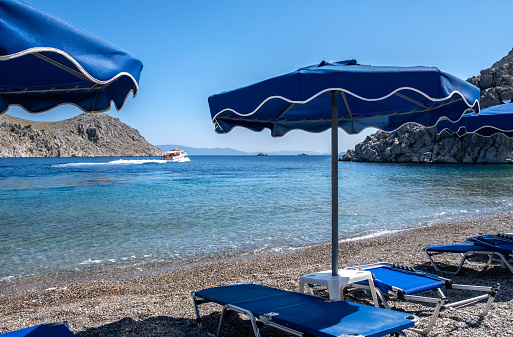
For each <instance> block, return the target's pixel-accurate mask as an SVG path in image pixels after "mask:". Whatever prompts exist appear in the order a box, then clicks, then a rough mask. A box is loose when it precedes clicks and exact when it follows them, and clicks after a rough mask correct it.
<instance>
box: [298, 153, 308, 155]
mask: <svg viewBox="0 0 513 337" xmlns="http://www.w3.org/2000/svg"><path fill="white" fill-rule="evenodd" d="M298 156H308V155H307V154H306V153H301V154H298Z"/></svg>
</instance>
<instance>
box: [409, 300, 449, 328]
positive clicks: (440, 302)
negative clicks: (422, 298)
mask: <svg viewBox="0 0 513 337" xmlns="http://www.w3.org/2000/svg"><path fill="white" fill-rule="evenodd" d="M444 304H445V299H443V298H440V299H439V300H438V304H437V305H436V307H435V309H434V310H433V315H431V318H430V319H429V322H428V324H427V326H426V327H425V328H424V329H418V328H410V329H409V330H411V331H413V332H416V333H418V334H421V335H427V334H428V333H429V332H430V331H431V330H432V329H433V326H434V325H435V322H436V320H437V319H438V316H440V311H441V310H442V307H443V306H444Z"/></svg>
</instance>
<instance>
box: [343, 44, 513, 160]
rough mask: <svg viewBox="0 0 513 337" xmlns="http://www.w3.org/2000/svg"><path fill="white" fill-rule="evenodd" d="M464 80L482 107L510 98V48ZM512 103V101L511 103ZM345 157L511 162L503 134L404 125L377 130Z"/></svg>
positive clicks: (511, 148)
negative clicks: (478, 94)
mask: <svg viewBox="0 0 513 337" xmlns="http://www.w3.org/2000/svg"><path fill="white" fill-rule="evenodd" d="M467 82H469V83H471V84H473V85H475V86H477V87H478V88H480V89H481V108H482V109H484V108H487V107H490V106H493V105H497V104H500V103H501V101H506V100H511V99H513V49H512V50H511V51H510V52H509V53H508V55H507V56H505V57H503V58H502V59H501V60H499V61H497V62H495V63H494V64H493V65H492V67H491V68H488V69H484V70H481V73H480V74H479V75H478V76H474V77H472V78H469V79H467ZM512 104H513V103H512ZM340 160H344V161H368V162H394V163H411V162H414V163H418V162H434V163H511V162H513V140H512V139H509V138H507V137H506V136H504V135H503V134H496V135H494V136H492V137H483V136H479V135H476V134H469V135H465V136H462V137H459V136H458V135H456V134H450V133H448V132H445V131H444V132H442V133H441V134H438V135H437V134H436V131H435V129H434V128H429V129H426V128H423V127H420V126H414V125H410V126H404V127H403V128H401V129H399V130H398V131H395V132H391V133H386V132H382V131H378V132H376V133H374V134H372V135H370V136H368V137H367V138H366V139H365V140H364V141H363V142H362V143H359V144H357V145H356V146H355V148H354V150H348V151H347V153H346V154H345V155H344V156H342V157H341V158H340Z"/></svg>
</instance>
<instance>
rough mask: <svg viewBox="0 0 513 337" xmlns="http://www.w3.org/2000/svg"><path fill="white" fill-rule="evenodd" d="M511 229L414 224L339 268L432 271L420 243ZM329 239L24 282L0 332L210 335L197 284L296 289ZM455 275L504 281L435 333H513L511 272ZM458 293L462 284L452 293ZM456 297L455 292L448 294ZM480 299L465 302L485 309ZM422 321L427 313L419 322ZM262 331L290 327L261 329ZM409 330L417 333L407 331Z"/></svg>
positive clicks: (318, 262) (506, 223)
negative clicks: (278, 250) (147, 268)
mask: <svg viewBox="0 0 513 337" xmlns="http://www.w3.org/2000/svg"><path fill="white" fill-rule="evenodd" d="M505 232H513V213H504V214H501V215H498V216H494V217H490V218H483V219H475V220H474V219H468V220H466V221H463V222H459V223H447V224H438V225H432V226H429V227H423V228H417V229H412V230H408V231H405V232H401V233H398V234H394V235H389V236H382V237H375V238H370V239H365V240H357V241H346V242H341V243H340V246H339V251H340V258H339V261H340V267H341V268H343V267H345V266H349V265H354V264H361V263H369V262H377V261H384V262H396V263H401V264H405V265H409V266H413V267H415V268H418V269H421V270H425V271H428V272H434V269H433V268H432V267H431V265H430V264H429V262H428V259H427V258H426V256H425V255H424V253H423V252H422V251H421V248H422V247H425V246H429V245H435V244H444V243H462V242H463V239H464V238H466V237H470V236H474V235H478V234H484V233H505ZM330 263H331V246H329V245H318V246H314V247H309V248H304V249H299V250H297V251H294V252H290V253H286V254H272V255H270V254H268V255H264V256H256V257H247V258H239V259H237V258H224V259H212V260H206V261H202V262H197V263H193V264H189V265H186V266H174V267H169V269H167V270H165V269H162V270H160V271H158V272H153V273H147V274H146V275H144V276H133V275H132V276H131V277H126V278H123V277H122V278H119V277H107V276H108V275H106V276H105V277H95V279H93V280H89V281H80V282H77V281H74V280H68V281H66V280H59V282H56V283H55V284H51V283H47V284H45V285H44V286H36V285H33V286H26V287H25V288H24V289H21V290H19V291H16V292H13V293H5V294H1V295H0V333H4V332H8V331H12V330H16V329H21V328H24V327H28V326H32V325H36V324H39V323H43V322H55V321H60V322H62V321H68V322H69V324H70V328H71V330H72V331H73V332H74V333H75V334H77V336H79V337H81V336H206V335H207V331H209V332H215V329H214V328H215V325H216V324H217V319H218V317H219V315H218V314H219V307H216V306H214V305H205V306H204V308H202V315H203V316H204V318H205V319H204V321H205V324H204V328H203V329H201V328H199V327H198V326H197V324H196V322H195V320H194V318H195V314H194V309H193V305H192V301H191V295H190V294H191V292H192V291H194V290H198V289H203V288H208V287H212V286H219V285H223V284H230V283H244V282H255V283H260V284H264V285H267V286H272V287H277V288H281V289H287V290H293V291H294V290H298V280H299V276H300V275H303V274H307V273H311V272H315V271H320V270H326V269H330V268H331V267H330ZM451 278H452V279H453V280H454V282H455V283H462V284H477V285H493V284H496V283H500V284H501V290H500V291H499V294H498V296H497V298H496V300H495V302H494V305H493V306H492V310H491V312H490V314H489V315H488V316H486V317H485V318H483V319H478V318H477V317H474V316H471V315H469V314H468V313H463V312H459V311H458V312H448V313H446V314H444V315H443V316H442V317H441V318H440V319H439V320H438V322H437V324H436V325H435V328H434V329H433V331H432V333H431V334H430V335H431V336H508V335H513V315H512V313H513V310H512V309H513V275H512V274H511V273H510V272H509V271H507V270H505V269H502V268H500V267H495V268H492V269H489V270H486V271H481V270H480V269H479V268H477V267H469V266H468V267H467V268H465V270H464V271H463V272H462V273H460V275H457V276H453V277H451ZM448 295H449V296H452V298H454V299H458V295H457V294H456V293H455V294H454V295H453V294H452V293H450V294H448ZM450 298H451V297H450ZM479 307H480V306H479V305H478V306H476V307H469V308H466V311H468V312H469V313H476V312H478V309H479ZM396 309H399V310H405V311H408V312H411V313H414V314H417V315H419V316H420V317H425V316H426V315H427V314H428V313H429V311H427V310H426V307H423V306H421V305H417V304H412V303H408V302H404V303H399V304H397V302H396ZM230 323H232V324H228V325H227V326H226V335H228V336H241V335H249V333H250V330H249V325H248V324H247V322H245V321H243V320H241V319H240V318H238V317H237V318H234V319H232V322H230ZM421 323H422V321H421ZM262 335H263V336H285V335H284V334H280V333H279V332H277V331H276V330H274V329H268V328H267V329H263V330H262ZM409 335H412V336H414V335H416V334H413V333H409Z"/></svg>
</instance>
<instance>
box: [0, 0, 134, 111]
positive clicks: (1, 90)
mask: <svg viewBox="0 0 513 337" xmlns="http://www.w3.org/2000/svg"><path fill="white" fill-rule="evenodd" d="M141 70H142V63H141V61H139V60H138V59H136V58H135V57H134V56H132V55H130V54H129V53H127V52H126V51H124V50H122V49H120V48H118V47H116V46H114V45H112V44H110V43H109V42H107V41H104V40H102V39H100V38H98V37H97V36H95V35H93V34H91V33H89V32H87V31H85V30H82V29H80V28H77V27H75V26H73V25H71V24H69V23H67V22H65V21H63V20H61V19H59V18H57V17H55V16H53V15H51V14H49V13H46V12H44V11H42V10H39V9H37V8H35V7H33V6H32V5H30V4H28V3H26V2H24V1H21V0H0V114H1V113H4V112H6V111H7V110H8V109H9V107H10V106H12V105H17V106H20V107H22V108H23V109H25V110H27V111H29V112H32V113H37V112H43V111H46V110H49V109H52V108H54V107H56V106H58V105H61V104H73V105H76V106H78V107H79V108H80V109H82V110H84V111H106V110H108V109H110V106H111V102H114V105H115V107H116V109H118V110H119V109H121V107H122V106H123V104H124V102H125V100H126V98H127V97H128V95H129V93H130V92H133V95H134V97H135V95H136V94H137V91H138V82H139V77H140V74H141Z"/></svg>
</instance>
